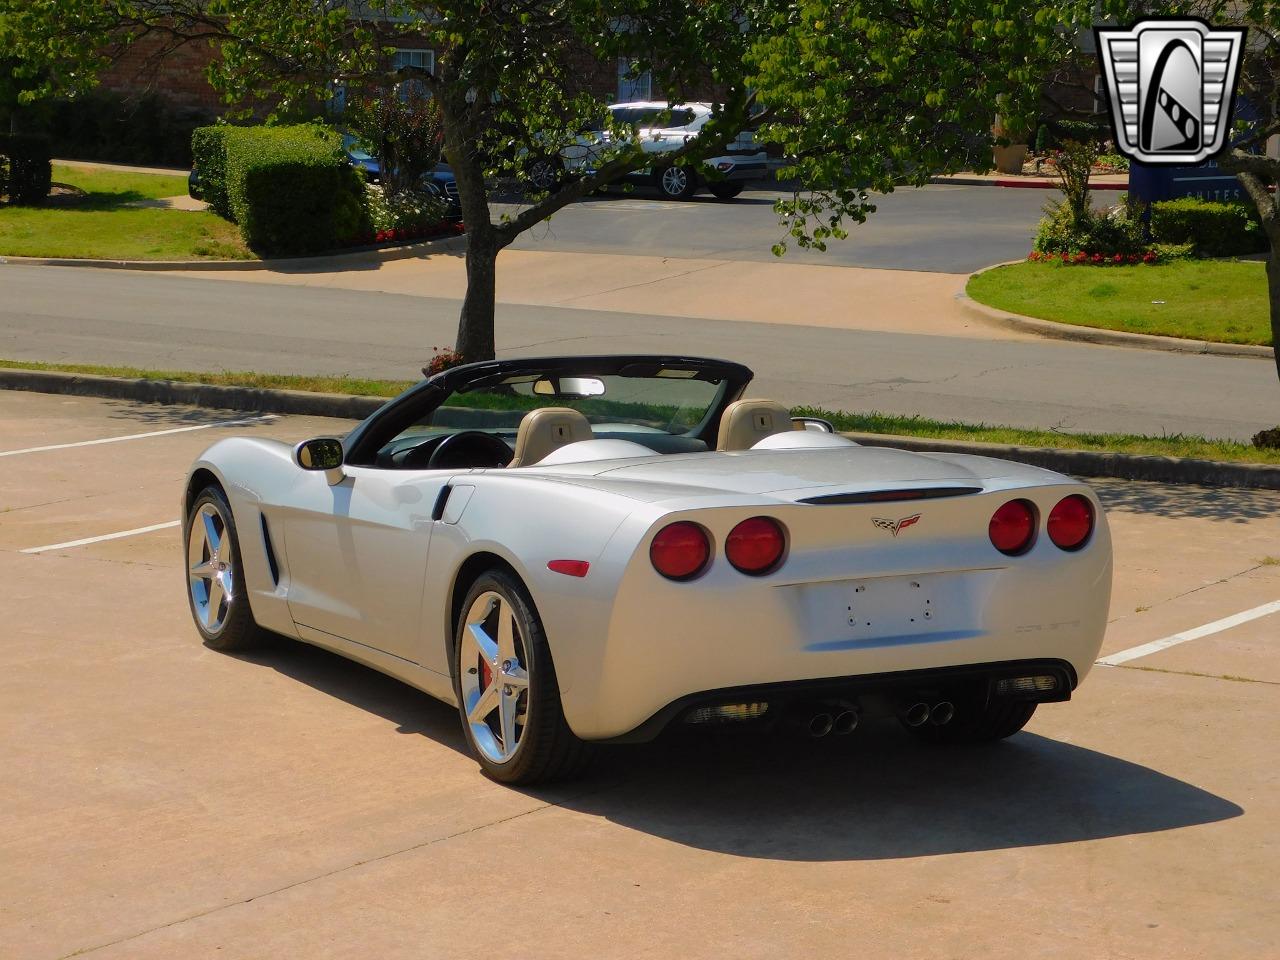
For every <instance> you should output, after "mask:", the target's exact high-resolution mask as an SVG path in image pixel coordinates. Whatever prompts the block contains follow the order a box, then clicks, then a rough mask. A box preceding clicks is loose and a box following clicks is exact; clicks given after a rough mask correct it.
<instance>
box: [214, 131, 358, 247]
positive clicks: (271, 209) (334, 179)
mask: <svg viewBox="0 0 1280 960" xmlns="http://www.w3.org/2000/svg"><path fill="white" fill-rule="evenodd" d="M223 130H224V132H223V133H222V134H220V136H221V139H222V145H223V151H224V153H225V190H226V203H227V207H228V209H229V212H230V214H231V219H232V220H234V221H235V222H236V223H238V224H239V225H240V233H241V235H242V236H243V237H244V240H245V243H247V244H248V245H249V246H250V247H252V248H253V249H254V250H256V251H258V252H260V253H263V254H286V253H313V252H316V251H320V250H331V249H333V248H335V247H339V246H341V245H342V244H344V243H347V242H349V241H350V240H351V239H352V238H353V237H356V236H359V235H360V234H362V233H364V232H366V230H367V229H368V220H367V217H366V214H365V209H364V203H363V198H364V181H363V180H362V179H361V177H360V175H359V174H358V173H356V171H355V170H354V169H352V167H351V164H350V163H349V162H348V161H347V156H346V153H345V151H344V150H343V149H342V136H341V134H339V133H338V132H337V131H335V130H332V129H330V128H328V127H324V126H321V125H319V124H300V125H296V126H280V127H225V128H223ZM205 146H208V147H209V155H208V157H206V162H208V159H209V157H212V158H213V164H214V168H215V177H216V167H217V163H218V160H217V157H216V147H214V146H213V145H212V143H211V142H210V143H208V144H206V143H204V142H203V141H202V143H201V146H200V149H204V147H205ZM200 174H201V183H202V184H203V183H204V167H201V171H200ZM214 189H215V190H216V189H220V188H218V187H215V188H214Z"/></svg>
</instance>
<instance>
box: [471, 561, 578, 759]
mask: <svg viewBox="0 0 1280 960" xmlns="http://www.w3.org/2000/svg"><path fill="white" fill-rule="evenodd" d="M461 610H462V614H461V616H460V617H459V618H458V623H457V625H456V629H455V632H454V655H453V666H454V691H455V693H456V694H457V699H458V712H459V714H460V715H461V717H462V729H463V731H464V732H465V734H466V737H467V743H468V744H469V745H470V747H471V749H472V752H474V753H475V755H476V758H477V759H478V760H479V761H480V766H481V767H483V768H484V771H485V773H487V774H488V775H489V776H491V777H493V778H494V779H495V780H500V781H502V782H503V783H522V784H529V783H537V782H540V781H545V780H553V779H558V778H561V777H566V776H569V775H571V774H573V773H575V772H576V771H577V770H579V769H580V768H581V767H582V766H583V764H584V763H585V762H586V760H587V745H586V744H585V743H583V742H582V741H581V740H579V739H578V738H577V737H575V736H574V735H573V731H572V730H570V729H569V725H568V724H567V723H566V722H565V719H564V712H563V710H562V709H561V706H560V689H559V684H558V683H557V682H556V672H555V665H554V664H553V663H552V661H551V650H550V648H549V647H548V646H547V638H546V635H545V634H544V633H543V631H542V621H541V620H540V619H539V617H538V613H537V610H535V609H534V606H533V599H532V598H531V597H530V596H529V592H528V590H526V589H525V586H524V584H523V583H521V582H520V581H519V579H517V578H516V577H515V576H513V575H512V574H511V573H510V572H509V571H506V570H496V569H495V570H490V571H488V572H487V573H483V574H481V575H480V577H479V578H477V579H476V581H475V582H474V583H473V584H472V585H471V589H470V590H469V591H468V592H467V596H466V598H465V599H464V601H463V603H462V607H461Z"/></svg>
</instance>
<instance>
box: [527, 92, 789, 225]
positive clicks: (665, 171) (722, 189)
mask: <svg viewBox="0 0 1280 960" xmlns="http://www.w3.org/2000/svg"><path fill="white" fill-rule="evenodd" d="M609 115H610V119H611V121H612V123H611V124H603V123H602V124H600V127H601V129H599V130H593V131H588V132H585V133H583V134H582V135H581V136H580V137H578V140H577V142H576V143H574V144H572V145H571V146H568V147H566V148H564V149H563V150H561V151H560V154H559V156H550V157H538V158H536V159H534V160H532V161H531V162H530V163H529V165H528V174H529V180H530V182H531V183H532V184H533V185H534V186H535V187H538V188H539V189H543V190H549V189H552V188H554V187H555V185H556V184H557V183H559V182H560V181H561V180H562V178H563V177H565V176H566V175H585V174H589V173H591V172H592V171H594V170H595V168H596V166H597V165H598V164H599V163H600V162H602V160H603V159H604V158H605V157H607V155H608V154H609V152H610V150H611V148H613V147H614V146H615V135H614V134H613V133H612V132H611V131H610V130H609V129H607V127H608V126H613V127H614V128H616V127H618V126H622V127H630V128H631V129H632V130H634V131H635V133H634V135H635V137H636V138H637V139H638V140H639V142H640V146H641V148H642V149H643V150H644V152H645V153H650V154H653V155H654V162H653V165H652V166H650V167H646V168H645V169H643V170H638V171H636V172H635V173H633V174H631V175H630V176H629V177H627V179H628V180H630V181H631V182H633V183H645V184H651V185H653V186H655V187H657V188H658V190H659V192H661V193H662V195H663V196H664V197H667V198H669V199H672V200H687V199H689V198H690V197H692V196H693V195H694V194H696V193H697V192H698V191H699V190H701V189H702V188H703V187H706V189H708V190H709V191H711V193H712V195H713V196H716V197H718V198H719V199H721V200H731V199H733V198H734V197H736V196H737V195H738V194H740V193H741V192H742V190H743V187H744V186H745V185H746V184H747V183H749V182H750V181H753V180H761V179H763V178H764V177H765V175H766V174H767V172H768V156H767V155H766V154H765V152H764V151H763V150H760V149H759V147H758V146H757V144H756V142H755V137H754V135H753V134H752V133H751V131H749V130H744V131H742V132H741V133H739V134H738V136H737V137H736V138H735V139H734V141H733V142H732V143H731V144H729V146H728V147H727V148H726V150H725V152H724V153H723V154H722V155H720V156H716V157H709V158H708V159H707V160H705V161H704V162H703V169H704V170H705V171H706V172H705V173H701V172H699V171H698V170H696V169H695V168H694V167H692V166H676V165H674V164H671V163H663V162H662V156H663V155H664V154H670V153H674V152H675V151H677V150H679V149H680V148H681V147H683V146H684V145H685V144H686V143H687V142H688V141H690V140H692V139H693V138H694V137H696V136H697V135H698V134H699V132H701V130H702V128H703V127H704V126H706V124H707V121H708V120H710V119H711V104H709V103H676V104H672V103H667V102H665V101H661V100H639V101H634V102H631V103H615V104H611V105H610V106H609Z"/></svg>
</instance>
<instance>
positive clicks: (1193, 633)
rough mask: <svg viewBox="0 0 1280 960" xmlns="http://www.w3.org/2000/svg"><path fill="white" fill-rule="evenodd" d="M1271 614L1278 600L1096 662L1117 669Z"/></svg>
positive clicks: (1279, 603)
mask: <svg viewBox="0 0 1280 960" xmlns="http://www.w3.org/2000/svg"><path fill="white" fill-rule="evenodd" d="M1273 613H1280V600H1273V601H1271V603H1264V604H1263V605H1262V606H1260V607H1254V608H1253V609H1252V610H1245V611H1243V612H1242V613H1237V614H1233V615H1232V616H1230V617H1223V618H1222V619H1221V620H1215V621H1213V623H1206V624H1205V625H1204V626H1203V627H1195V628H1193V629H1191V630H1184V631H1182V633H1175V634H1174V635H1173V636H1171V637H1164V638H1163V639H1160V640H1152V641H1151V642H1150V643H1144V644H1142V645H1141V646H1137V647H1130V648H1129V649H1128V650H1121V651H1120V652H1119V653H1113V654H1111V656H1109V657H1102V658H1101V659H1100V660H1098V661H1097V662H1098V663H1100V664H1102V665H1104V666H1108V667H1118V666H1119V665H1120V664H1122V663H1128V662H1129V661H1130V660H1137V659H1138V658H1139V657H1147V656H1150V655H1151V654H1153V653H1159V652H1160V651H1161V650H1168V649H1169V648H1170V647H1176V646H1177V645H1178V644H1180V643H1186V642H1187V641H1188V640H1199V639H1200V638H1201V637H1207V636H1209V635H1210V634H1214V633H1221V632H1222V631H1223V630H1230V629H1231V628H1232V627H1238V626H1240V624H1242V623H1248V622H1249V621H1250V620H1257V619H1258V618H1259V617H1265V616H1269V615H1270V614H1273Z"/></svg>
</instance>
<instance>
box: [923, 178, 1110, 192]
mask: <svg viewBox="0 0 1280 960" xmlns="http://www.w3.org/2000/svg"><path fill="white" fill-rule="evenodd" d="M929 182H930V183H940V184H944V185H945V184H948V183H950V184H955V185H956V186H960V187H1013V188H1017V187H1028V188H1030V189H1034V190H1055V189H1057V187H1058V182H1057V181H1056V180H1049V179H1046V178H1044V177H930V178H929ZM1089 189H1090V190H1128V189H1129V184H1128V182H1125V183H1090V184H1089Z"/></svg>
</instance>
